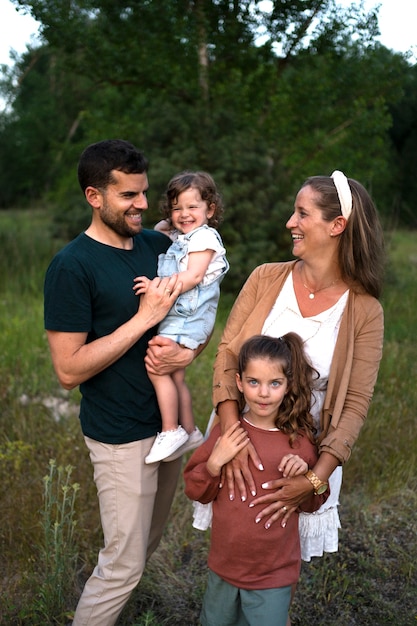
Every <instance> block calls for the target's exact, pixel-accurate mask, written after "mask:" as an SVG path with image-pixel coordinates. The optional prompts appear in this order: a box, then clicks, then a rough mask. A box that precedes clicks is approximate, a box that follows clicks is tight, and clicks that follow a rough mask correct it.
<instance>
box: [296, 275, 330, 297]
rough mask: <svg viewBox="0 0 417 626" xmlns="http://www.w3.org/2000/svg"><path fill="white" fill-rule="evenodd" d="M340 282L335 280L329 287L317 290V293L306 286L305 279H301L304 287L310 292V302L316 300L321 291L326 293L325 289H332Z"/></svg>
mask: <svg viewBox="0 0 417 626" xmlns="http://www.w3.org/2000/svg"><path fill="white" fill-rule="evenodd" d="M339 280H340V278H336V280H333V281H332V282H331V283H330V284H329V285H326V286H325V287H320V289H316V290H315V291H313V290H312V289H310V287H309V286H308V285H306V284H305V282H304V280H303V278H302V277H301V281H302V283H303V286H304V287H305V288H306V289H307V291H308V292H309V294H308V297H309V298H310V300H314V298H315V297H316V293H319V291H324V290H325V289H330V287H333V285H335V284H336V283H338V282H339Z"/></svg>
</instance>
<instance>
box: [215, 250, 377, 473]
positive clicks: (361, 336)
mask: <svg viewBox="0 0 417 626" xmlns="http://www.w3.org/2000/svg"><path fill="white" fill-rule="evenodd" d="M295 263H296V261H291V262H287V263H266V264H264V265H260V266H259V267H257V268H256V269H255V270H254V271H253V272H252V274H251V275H250V276H249V278H248V280H247V281H246V283H245V285H244V286H243V288H242V290H241V292H240V294H239V296H238V297H237V299H236V302H235V304H234V306H233V308H232V310H231V312H230V315H229V318H228V320H227V324H226V327H225V329H224V331H223V335H222V338H221V341H220V344H219V347H218V351H217V356H216V361H215V364H214V381H213V405H214V407H217V406H218V404H219V403H220V402H223V401H225V400H237V401H238V403H239V404H241V401H242V396H241V394H240V393H239V391H238V389H237V386H236V382H235V380H236V378H235V374H236V371H237V356H238V353H239V349H240V347H241V345H242V344H243V342H244V341H245V340H246V339H248V338H249V337H251V336H253V335H256V334H260V333H261V332H262V327H263V324H264V322H265V320H266V318H267V316H268V314H269V313H270V311H271V309H272V307H273V305H274V303H275V300H276V298H277V296H278V294H279V293H280V291H281V289H282V286H283V284H284V282H285V280H286V278H287V276H288V274H289V273H290V272H291V271H292V269H293V267H294V265H295ZM293 331H294V332H297V329H296V328H294V329H293ZM383 332H384V317H383V310H382V307H381V305H380V303H379V302H378V300H377V299H376V298H373V297H372V296H370V295H368V294H365V293H357V292H355V291H354V290H352V289H351V290H350V292H349V297H348V301H347V304H346V308H345V311H344V313H343V316H342V320H341V324H340V329H339V334H338V338H337V342H336V346H335V351H334V354H333V360H332V363H331V367H330V373H329V382H328V386H327V391H326V396H325V399H324V405H323V410H322V413H321V418H320V422H321V436H320V452H323V451H325V452H330V454H333V456H335V457H336V458H337V459H338V460H339V462H340V463H341V464H343V463H344V462H345V461H347V460H348V458H349V457H350V454H351V450H352V446H353V444H354V443H355V441H356V439H357V437H358V434H359V431H360V429H361V427H362V425H363V423H364V421H365V418H366V415H367V413H368V408H369V404H370V401H371V399H372V395H373V391H374V387H375V383H376V379H377V375H378V369H379V363H380V360H381V357H382V344H383Z"/></svg>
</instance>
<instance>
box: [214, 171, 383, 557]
mask: <svg viewBox="0 0 417 626" xmlns="http://www.w3.org/2000/svg"><path fill="white" fill-rule="evenodd" d="M286 226H287V228H288V229H289V230H290V232H291V237H292V240H293V254H294V256H296V257H297V260H296V261H291V262H287V263H269V264H265V265H261V266H259V267H257V268H256V269H255V270H254V271H253V272H252V274H251V275H250V277H249V279H248V280H247V282H246V283H245V285H244V286H243V288H242V291H241V292H240V294H239V296H238V298H237V300H236V302H235V304H234V306H233V309H232V311H231V313H230V316H229V319H228V321H227V324H226V327H225V330H224V332H223V336H222V339H221V341H220V345H219V349H218V354H217V357H216V362H215V366H214V392H213V400H214V407H215V408H216V411H217V414H218V416H219V418H220V422H221V428H222V432H224V431H225V430H226V429H227V428H228V427H229V426H230V424H232V423H234V422H235V421H237V419H238V416H239V410H241V409H242V406H241V397H240V394H239V392H238V390H237V388H236V385H235V374H236V371H237V355H238V353H239V349H240V347H241V345H242V343H243V342H244V341H245V340H246V339H247V338H248V337H251V336H252V335H255V334H258V333H262V334H266V335H272V336H281V335H284V334H285V333H287V332H290V331H294V332H297V333H298V334H299V335H300V336H301V337H302V338H303V340H304V347H305V350H306V353H307V354H308V356H309V357H310V360H311V362H312V365H313V367H314V368H315V369H316V370H318V372H319V374H320V378H319V379H318V380H317V381H316V383H315V386H314V389H313V390H312V400H313V402H312V414H313V416H314V419H315V422H316V427H317V429H318V432H319V459H318V461H317V463H316V464H315V466H314V467H313V468H311V470H310V471H309V472H308V473H307V475H303V476H297V477H293V478H289V477H288V478H282V479H279V480H273V481H270V482H269V483H265V484H264V485H262V486H263V488H264V489H265V490H266V491H265V492H264V494H263V495H262V494H259V493H256V490H255V484H254V481H253V478H252V475H251V472H250V469H249V466H248V454H249V455H250V456H251V458H252V461H253V462H254V463H255V464H256V465H257V466H260V465H262V459H261V458H260V456H259V455H258V453H257V452H256V450H255V449H254V447H253V446H251V444H249V445H248V446H247V448H245V449H244V450H242V451H241V452H240V453H239V455H237V457H236V458H235V459H234V461H233V462H232V463H230V464H229V465H228V468H227V489H228V490H229V497H230V498H231V499H233V498H234V497H236V495H237V493H238V494H239V495H240V497H241V498H242V499H244V500H246V499H247V497H248V490H249V492H250V493H251V495H252V496H257V497H256V499H254V500H253V501H252V502H250V504H249V506H256V505H259V504H261V505H264V506H261V507H259V506H257V507H256V509H255V510H256V511H257V513H256V517H255V519H256V521H257V522H261V521H262V523H263V524H264V525H265V527H266V528H269V527H270V526H271V524H272V523H274V522H276V521H277V520H280V523H281V524H282V525H283V526H285V524H286V522H287V520H288V519H289V517H290V515H291V514H292V512H293V511H295V510H296V509H297V507H298V506H299V504H300V503H301V502H302V501H303V500H304V499H305V498H306V497H307V496H309V495H311V493H312V491H314V492H316V493H322V492H323V491H324V490H325V489H327V486H328V484H329V482H330V497H329V498H328V500H327V501H326V503H325V504H324V505H323V506H322V507H321V508H320V509H319V511H318V512H317V513H315V514H301V515H300V524H299V526H300V540H301V549H302V558H303V560H306V561H309V560H310V559H311V557H312V556H321V555H322V554H323V552H324V551H326V552H335V551H337V545H338V528H339V527H340V523H339V516H338V512H337V505H338V496H339V491H340V486H341V480H342V465H343V464H344V463H345V462H346V461H347V460H348V458H349V456H350V454H351V449H352V446H353V444H354V442H355V440H356V438H357V436H358V434H359V431H360V429H361V426H362V424H363V422H364V420H365V417H366V414H367V412H368V407H369V403H370V401H371V398H372V394H373V390H374V385H375V382H376V379H377V374H378V368H379V363H380V360H381V356H382V343H383V311H382V307H381V305H380V303H379V302H378V297H379V296H380V292H381V283H382V270H383V236H382V228H381V225H380V222H379V219H378V215H377V212H376V209H375V207H374V204H373V202H372V200H371V198H370V197H369V195H368V193H367V191H366V190H365V189H364V187H363V186H362V185H361V184H360V183H358V182H357V181H355V180H353V179H347V178H346V177H345V176H344V174H342V172H337V171H336V172H334V173H333V175H332V176H331V177H328V176H313V177H311V178H309V179H307V180H306V181H305V183H304V184H303V186H302V187H301V189H300V191H299V192H298V194H297V197H296V200H295V210H294V213H293V215H292V216H291V218H290V219H289V220H288V222H287V224H286ZM235 491H236V493H235ZM254 515H255V513H254Z"/></svg>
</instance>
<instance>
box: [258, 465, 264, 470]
mask: <svg viewBox="0 0 417 626" xmlns="http://www.w3.org/2000/svg"><path fill="white" fill-rule="evenodd" d="M259 469H260V470H261V472H262V471H263V469H264V466H263V465H262V463H259Z"/></svg>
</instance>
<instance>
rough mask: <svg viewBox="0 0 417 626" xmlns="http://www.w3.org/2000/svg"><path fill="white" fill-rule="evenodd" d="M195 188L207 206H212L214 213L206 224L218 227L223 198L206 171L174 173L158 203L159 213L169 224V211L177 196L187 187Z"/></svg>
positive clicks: (221, 215)
mask: <svg viewBox="0 0 417 626" xmlns="http://www.w3.org/2000/svg"><path fill="white" fill-rule="evenodd" d="M190 188H193V189H197V190H198V191H199V193H200V196H201V199H202V200H204V201H205V202H207V206H208V207H210V208H213V206H214V213H213V215H212V216H211V217H210V218H209V219H208V222H207V223H208V225H209V226H211V227H212V228H218V226H219V224H221V222H222V221H223V213H224V208H223V199H222V197H221V195H220V193H219V192H218V190H217V187H216V183H215V182H214V180H213V178H212V177H211V176H210V174H208V173H207V172H191V171H188V170H186V171H184V172H180V173H179V174H176V175H175V176H174V177H173V178H171V180H170V181H169V183H168V186H167V188H166V190H165V193H164V195H163V196H162V198H161V201H160V203H159V208H160V210H161V213H162V215H163V217H164V219H165V220H167V222H169V223H170V224H171V212H172V209H173V205H174V203H175V202H177V201H178V196H179V195H180V194H181V193H182V192H183V191H186V190H187V189H190Z"/></svg>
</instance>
